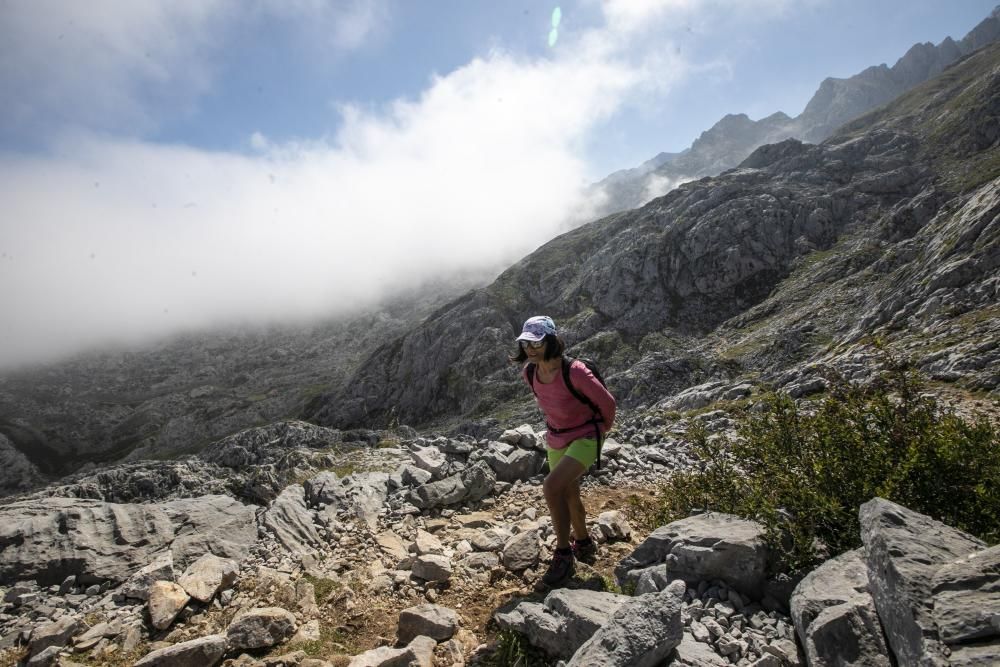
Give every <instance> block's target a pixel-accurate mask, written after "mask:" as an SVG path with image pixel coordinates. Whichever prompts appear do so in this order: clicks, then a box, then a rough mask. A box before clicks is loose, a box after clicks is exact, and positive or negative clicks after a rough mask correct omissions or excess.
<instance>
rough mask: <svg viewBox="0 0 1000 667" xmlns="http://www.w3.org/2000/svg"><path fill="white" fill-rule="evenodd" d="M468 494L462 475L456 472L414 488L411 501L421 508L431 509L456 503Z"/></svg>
mask: <svg viewBox="0 0 1000 667" xmlns="http://www.w3.org/2000/svg"><path fill="white" fill-rule="evenodd" d="M468 494H469V491H468V489H466V488H465V484H464V483H463V482H462V475H461V474H455V475H450V476H448V477H445V478H444V479H442V480H438V481H437V482H431V483H430V484H424V485H423V486H418V487H417V488H415V489H413V491H411V492H410V502H411V503H413V504H414V505H416V506H417V507H419V508H420V509H431V508H434V507H443V506H445V505H454V504H455V503H458V502H461V501H462V500H464V499H465V497H466V496H467V495H468Z"/></svg>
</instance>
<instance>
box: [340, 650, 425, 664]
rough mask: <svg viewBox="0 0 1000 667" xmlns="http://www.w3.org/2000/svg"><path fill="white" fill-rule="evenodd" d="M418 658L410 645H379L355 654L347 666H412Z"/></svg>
mask: <svg viewBox="0 0 1000 667" xmlns="http://www.w3.org/2000/svg"><path fill="white" fill-rule="evenodd" d="M416 660H417V655H416V653H414V652H413V649H411V648H410V647H408V646H405V647H403V648H392V647H390V646H379V647H378V648H373V649H371V650H370V651H365V652H364V653H360V654H358V655H356V656H354V657H353V658H351V661H350V662H349V663H347V667H410V666H411V665H413V664H414V663H415V662H416Z"/></svg>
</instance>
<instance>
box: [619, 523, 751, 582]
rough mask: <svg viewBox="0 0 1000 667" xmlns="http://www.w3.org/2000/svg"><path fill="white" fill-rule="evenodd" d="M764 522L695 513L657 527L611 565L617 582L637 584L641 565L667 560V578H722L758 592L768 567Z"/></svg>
mask: <svg viewBox="0 0 1000 667" xmlns="http://www.w3.org/2000/svg"><path fill="white" fill-rule="evenodd" d="M767 562H768V550H767V547H766V545H765V543H764V526H762V525H761V524H759V523H757V522H756V521H748V520H746V519H741V518H739V517H737V516H733V515H731V514H719V513H714V512H713V513H709V514H699V515H696V516H691V517H688V518H686V519H681V520H679V521H674V522H673V523H670V524H667V525H666V526H662V527H660V528H657V529H656V530H654V531H653V532H652V533H650V535H649V537H647V538H646V540H645V541H644V542H643V543H642V544H640V545H639V546H638V547H637V548H636V549H635V551H633V552H632V553H631V554H630V555H628V556H626V557H625V558H624V559H622V561H621V562H620V563H619V564H618V567H616V568H615V577H616V578H617V579H618V582H619V584H621V585H623V586H624V585H626V584H632V585H634V584H636V583H637V582H638V580H639V577H640V576H641V575H642V571H643V570H644V569H646V568H649V567H654V566H658V565H661V564H663V563H665V564H666V565H667V570H668V572H669V576H670V578H671V579H676V578H680V579H684V580H685V581H688V582H691V583H698V582H699V581H706V580H713V579H720V580H722V581H725V582H726V583H727V584H729V585H730V586H731V587H732V588H735V589H736V590H738V591H740V592H741V593H744V594H746V595H749V596H750V597H752V598H760V597H761V595H762V593H763V590H764V586H765V578H766V572H767Z"/></svg>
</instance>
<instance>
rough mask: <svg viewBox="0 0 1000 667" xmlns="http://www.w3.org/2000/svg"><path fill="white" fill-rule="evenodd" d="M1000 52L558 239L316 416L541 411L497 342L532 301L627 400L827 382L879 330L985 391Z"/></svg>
mask: <svg viewBox="0 0 1000 667" xmlns="http://www.w3.org/2000/svg"><path fill="white" fill-rule="evenodd" d="M998 64H1000V46H998V45H991V46H989V47H986V48H984V49H981V50H980V51H977V52H976V53H974V54H972V55H971V56H968V57H966V58H964V59H962V60H961V61H959V62H958V63H956V64H955V65H953V66H951V67H949V68H947V69H946V70H945V71H944V72H943V73H942V74H941V75H939V76H938V77H936V78H935V79H933V80H932V81H930V82H928V83H926V84H924V85H922V86H920V87H918V88H916V89H914V90H912V91H910V92H909V93H907V94H905V95H903V96H902V97H900V98H898V99H897V100H896V101H895V102H893V103H892V104H890V105H888V106H886V107H883V108H881V109H879V110H877V111H875V112H872V113H870V114H868V115H867V116H864V117H862V118H861V119H858V120H857V121H855V122H853V123H852V124H849V125H848V126H846V127H845V128H844V129H843V130H842V131H841V132H840V133H838V134H837V135H836V136H834V137H831V138H830V139H828V140H827V141H826V142H824V143H823V144H821V145H810V144H804V143H802V142H799V141H797V140H786V141H784V142H781V143H778V144H772V145H767V146H764V147H761V148H759V149H758V150H757V151H755V152H754V153H753V154H751V155H750V156H749V157H748V158H747V159H746V160H745V161H744V162H743V163H742V164H741V165H740V167H739V168H737V169H735V170H731V171H729V172H726V173H724V174H722V175H720V176H718V177H716V178H706V179H702V180H700V181H697V182H692V183H688V184H685V185H683V186H681V187H679V188H677V189H676V190H674V191H672V192H670V193H669V194H667V195H666V196H664V197H661V198H659V199H656V200H654V201H652V202H650V203H649V204H647V205H646V206H644V207H642V208H641V209H637V210H633V211H628V212H624V213H619V214H616V215H613V216H609V217H607V218H604V219H601V220H597V221H595V222H593V223H590V224H587V225H584V226H583V227H581V228H579V229H576V230H574V231H572V232H569V233H567V234H564V235H563V236H560V237H558V238H556V239H554V240H553V241H551V242H549V243H547V244H545V245H544V246H542V247H541V248H539V250H538V251H536V252H535V253H533V254H531V255H529V256H528V257H526V258H524V259H523V260H522V261H521V262H519V263H518V264H516V265H515V266H513V267H511V268H510V269H509V270H507V271H506V272H504V273H503V274H502V275H501V276H500V277H499V278H498V279H497V280H496V281H495V282H494V283H493V284H491V285H490V286H488V287H486V288H483V289H479V290H475V291H473V292H471V293H469V294H468V295H467V296H465V297H462V298H460V299H458V300H456V301H455V302H453V303H451V304H449V305H448V306H445V307H444V308H442V309H440V310H438V311H437V312H435V313H434V314H432V315H431V316H429V317H428V318H427V319H426V320H425V321H424V322H423V323H422V324H421V325H419V326H418V327H416V328H414V329H412V330H410V331H408V332H407V333H405V334H404V335H402V336H400V337H398V338H396V339H395V340H392V341H390V342H388V343H386V344H385V345H383V346H381V347H380V348H379V349H378V350H376V351H375V352H374V353H373V354H372V355H371V356H370V357H369V358H368V359H367V360H366V361H365V362H364V363H363V364H362V365H361V367H360V368H359V370H358V371H357V372H356V373H355V374H354V375H353V376H352V378H351V380H350V382H348V383H347V384H346V385H345V386H344V388H343V390H342V391H339V392H333V393H328V394H324V395H322V396H320V397H317V398H316V399H315V400H313V401H312V402H311V403H310V405H309V406H308V407H307V409H306V412H305V413H304V414H305V416H306V417H307V418H309V419H312V420H316V421H317V422H319V423H322V424H327V425H335V426H338V427H351V426H358V425H373V424H386V423H391V422H402V423H412V424H427V423H431V422H435V421H438V422H440V421H442V420H452V421H453V423H455V424H456V425H457V423H458V422H460V421H462V420H465V421H469V420H473V419H477V418H483V417H489V416H493V417H496V416H501V417H502V416H504V415H517V416H518V417H520V416H522V413H523V414H530V407H529V404H528V403H527V401H526V399H524V398H523V396H524V391H523V387H521V386H520V384H519V379H518V373H517V370H516V369H515V368H513V367H512V365H511V364H510V363H508V362H507V355H508V354H510V353H512V352H513V348H512V346H511V341H512V340H513V338H514V337H515V335H516V332H517V331H519V327H520V324H521V322H522V321H523V320H524V319H525V318H526V317H528V316H530V315H534V314H538V313H545V314H548V315H551V316H553V317H554V318H555V319H556V321H557V323H559V324H560V325H561V326H562V329H563V332H564V333H565V335H566V337H567V339H568V341H569V343H570V344H571V345H572V349H571V353H573V354H577V355H586V356H590V357H593V358H595V359H596V360H597V361H598V362H599V363H600V364H601V365H602V366H603V367H604V368H605V369H606V371H607V372H606V373H605V375H606V377H609V386H610V387H611V388H612V390H613V392H614V393H615V395H616V396H617V397H619V399H620V401H621V402H622V403H623V404H624V405H625V406H633V407H634V406H640V405H648V404H651V403H653V402H656V401H660V400H661V399H662V398H663V397H664V396H670V395H672V394H676V393H677V392H680V391H681V390H683V389H686V388H688V387H692V386H693V385H699V384H702V383H708V382H712V383H715V384H712V385H710V386H711V387H713V389H712V391H715V392H716V393H718V394H719V395H722V394H724V393H726V392H730V391H733V390H735V388H737V387H739V386H741V385H742V384H743V383H746V382H751V383H765V384H768V385H770V386H775V387H784V388H785V389H792V390H794V391H797V392H804V391H809V390H812V391H815V390H817V389H821V388H822V385H821V380H820V379H819V378H818V377H816V373H815V372H814V371H815V365H816V364H820V363H822V364H826V365H833V366H835V367H838V368H839V369H840V370H841V371H842V372H846V373H848V374H851V373H855V372H858V373H860V372H864V371H863V370H859V368H861V367H863V364H861V363H860V361H859V360H862V359H863V356H864V355H865V354H867V351H870V347H869V345H870V344H871V343H872V342H875V341H876V340H878V341H885V343H886V344H887V345H888V346H889V347H890V348H892V349H896V350H899V351H901V352H903V353H905V354H907V355H909V356H911V357H913V358H914V359H915V361H916V362H917V364H918V366H920V367H921V368H922V369H924V370H925V371H927V372H929V373H931V374H932V375H933V376H934V377H935V378H937V379H940V380H943V381H947V382H954V383H958V384H959V385H961V386H963V387H965V388H967V389H972V390H982V391H986V392H994V394H995V393H996V392H997V387H998V384H1000V375H998V371H997V369H998V368H1000V365H998V363H997V362H998V360H1000V350H998V341H1000V320H998V317H997V316H998V314H1000V311H998V310H997V305H996V304H997V300H998V299H997V297H998V288H1000V273H998V271H997V268H998V267H1000V219H998V216H997V213H998V211H1000V208H998V207H1000V181H998V180H997V176H998V175H1000V166H998V165H1000V157H998V156H1000V153H998V140H1000V121H998V117H1000V74H998V70H997V68H998ZM818 383H819V384H818ZM501 404H506V405H507V408H505V409H504V410H500V411H498V409H497V406H498V405H501ZM472 426H473V425H469V424H466V425H465V428H472Z"/></svg>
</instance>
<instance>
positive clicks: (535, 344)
mask: <svg viewBox="0 0 1000 667" xmlns="http://www.w3.org/2000/svg"><path fill="white" fill-rule="evenodd" d="M518 342H519V343H520V344H521V347H530V348H531V349H533V350H538V349H540V348H543V347H545V341H544V340H522V341H518Z"/></svg>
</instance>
